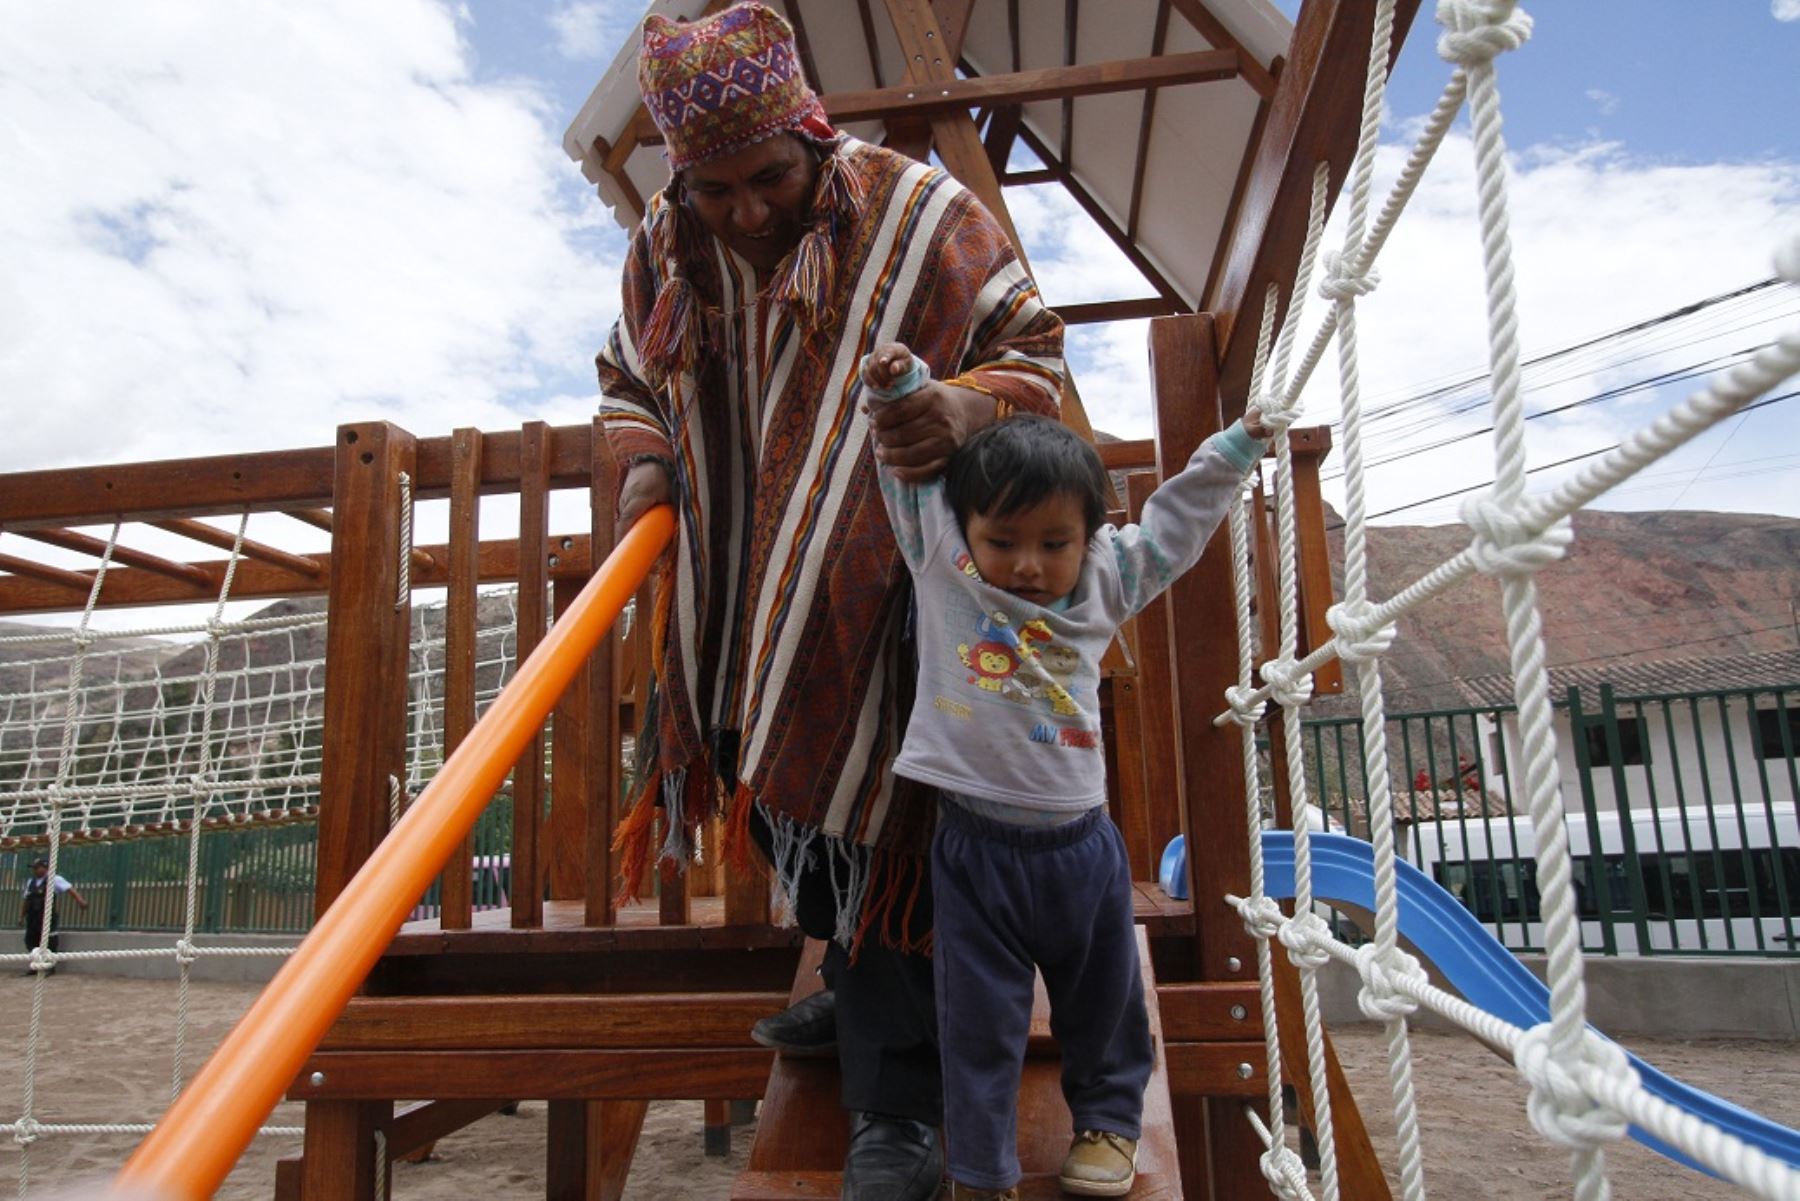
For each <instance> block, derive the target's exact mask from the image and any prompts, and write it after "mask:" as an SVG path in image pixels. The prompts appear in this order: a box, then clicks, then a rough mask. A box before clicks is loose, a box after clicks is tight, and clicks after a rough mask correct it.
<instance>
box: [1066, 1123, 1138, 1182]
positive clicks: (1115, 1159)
mask: <svg viewBox="0 0 1800 1201" xmlns="http://www.w3.org/2000/svg"><path fill="white" fill-rule="evenodd" d="M1137 1149H1138V1145H1137V1140H1136V1139H1134V1138H1126V1137H1125V1136H1124V1135H1122V1134H1114V1133H1113V1132H1112V1131H1110V1130H1083V1131H1082V1132H1081V1133H1080V1134H1077V1135H1076V1136H1075V1141H1074V1142H1072V1143H1070V1144H1069V1153H1068V1155H1067V1156H1065V1157H1064V1158H1063V1165H1062V1173H1061V1176H1060V1178H1059V1183H1061V1185H1062V1188H1063V1192H1065V1193H1074V1194H1076V1195H1077V1196H1081V1197H1123V1196H1124V1195H1125V1194H1126V1193H1129V1192H1130V1191H1131V1186H1132V1184H1133V1182H1135V1181H1136V1180H1137Z"/></svg>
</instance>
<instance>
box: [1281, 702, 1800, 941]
mask: <svg viewBox="0 0 1800 1201" xmlns="http://www.w3.org/2000/svg"><path fill="white" fill-rule="evenodd" d="M1303 728H1304V735H1303V736H1304V738H1305V739H1306V751H1307V762H1308V772H1309V779H1308V781H1307V783H1308V786H1309V787H1308V791H1309V793H1310V795H1311V797H1312V798H1313V801H1314V803H1315V804H1317V805H1318V806H1319V807H1320V809H1321V811H1322V812H1323V814H1324V816H1325V820H1326V821H1327V822H1328V824H1329V825H1330V828H1332V829H1334V830H1340V831H1342V832H1344V833H1348V834H1352V835H1355V836H1357V837H1362V838H1366V837H1368V832H1369V827H1368V808H1367V797H1368V778H1367V771H1366V765H1365V763H1364V759H1363V751H1362V721H1361V719H1360V718H1356V717H1345V718H1325V719H1315V720H1311V721H1307V722H1305V723H1304V726H1303ZM1557 740H1558V771H1559V774H1560V776H1561V779H1562V784H1563V803H1564V806H1565V809H1566V813H1567V816H1566V818H1565V829H1566V832H1567V835H1568V838H1569V842H1570V850H1571V857H1572V859H1573V866H1574V871H1575V881H1576V895H1577V900H1578V904H1579V907H1580V915H1581V918H1582V942H1583V949H1584V950H1586V951H1588V952H1590V953H1597V954H1607V955H1616V954H1627V955H1631V954H1635V955H1672V954H1678V955H1760V956H1784V957H1785V956H1795V955H1800V941H1796V925H1797V924H1800V923H1797V922H1796V915H1795V910H1796V905H1797V904H1800V826H1797V825H1796V816H1795V802H1796V799H1797V798H1800V766H1797V763H1796V757H1795V752H1796V746H1797V745H1800V684H1796V685H1792V686H1787V687H1780V688H1750V689H1742V688H1740V689H1725V690H1717V691H1705V692H1686V693H1671V694H1657V695H1632V696H1621V695H1618V694H1616V693H1615V691H1614V689H1613V688H1612V686H1611V685H1601V686H1600V687H1599V688H1598V689H1597V690H1594V691H1593V692H1591V693H1588V694H1583V693H1582V692H1581V691H1580V690H1578V689H1576V688H1570V689H1568V690H1567V691H1566V693H1565V694H1564V696H1563V697H1562V698H1561V700H1560V702H1559V704H1558V706H1557ZM1387 743H1388V757H1389V761H1390V763H1391V764H1392V770H1393V772H1394V779H1393V780H1392V787H1393V790H1394V810H1395V818H1396V822H1397V827H1396V830H1397V838H1398V841H1399V848H1400V853H1401V854H1402V855H1403V856H1404V857H1405V858H1407V859H1408V860H1409V861H1410V862H1412V863H1413V864H1414V865H1415V866H1417V867H1419V868H1420V869H1421V870H1423V871H1425V872H1426V873H1427V874H1428V875H1430V876H1431V877H1432V878H1433V879H1434V880H1436V881H1437V882H1438V883H1439V884H1441V885H1443V886H1444V887H1445V888H1447V889H1448V890H1450V891H1451V892H1452V893H1454V894H1455V895H1456V896H1457V897H1458V898H1459V899H1460V900H1461V901H1462V903H1463V904H1464V905H1465V906H1466V907H1467V908H1468V909H1469V910H1470V912H1472V913H1473V914H1474V915H1475V916H1476V917H1477V918H1479V919H1480V920H1481V921H1482V922H1483V923H1485V924H1486V925H1487V926H1488V927H1489V928H1490V929H1491V930H1492V931H1493V932H1494V935H1495V937H1496V938H1498V939H1500V941H1501V942H1503V943H1505V944H1506V945H1507V946H1509V947H1512V948H1514V949H1515V950H1519V951H1541V950H1542V949H1543V926H1542V922H1541V915H1540V914H1539V911H1538V890H1537V862H1536V859H1535V858H1534V856H1533V854H1532V852H1533V849H1534V845H1535V840H1534V837H1533V832H1532V827H1531V822H1530V819H1529V817H1528V815H1527V814H1526V813H1525V812H1524V811H1523V810H1524V806H1525V801H1524V788H1523V781H1522V780H1520V781H1518V787H1516V788H1515V780H1514V776H1515V774H1516V773H1519V772H1522V770H1523V758H1522V757H1521V755H1520V753H1519V743H1518V727H1517V719H1516V715H1515V714H1514V711H1513V710H1512V709H1511V708H1503V707H1491V708H1461V709H1442V710H1433V711H1430V712H1419V713H1403V714H1395V715H1393V716H1391V717H1390V719H1389V722H1388V729H1387ZM1515 764H1516V765H1518V766H1517V767H1514V766H1513V765H1515ZM1337 920H1339V921H1345V920H1347V919H1345V918H1343V917H1342V916H1341V915H1340V916H1339V917H1338V919H1337Z"/></svg>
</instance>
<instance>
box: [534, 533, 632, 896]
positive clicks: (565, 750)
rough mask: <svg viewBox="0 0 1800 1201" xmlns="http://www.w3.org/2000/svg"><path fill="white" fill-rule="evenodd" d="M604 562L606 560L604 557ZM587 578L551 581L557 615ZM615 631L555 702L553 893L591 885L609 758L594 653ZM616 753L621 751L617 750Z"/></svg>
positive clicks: (607, 651) (606, 651)
mask: <svg viewBox="0 0 1800 1201" xmlns="http://www.w3.org/2000/svg"><path fill="white" fill-rule="evenodd" d="M602 562H604V560H602ZM585 583H586V581H585V580H578V579H570V578H565V577H559V578H558V579H556V580H555V581H554V582H553V583H552V584H551V586H550V588H551V596H552V598H553V601H554V605H555V611H556V616H557V617H558V618H560V617H561V616H562V615H563V611H564V610H565V609H567V608H568V607H569V605H570V603H572V602H573V601H574V599H575V597H576V596H577V595H578V594H579V593H580V592H581V588H582V585H583V584H585ZM613 641H614V638H613V634H612V632H611V631H608V632H607V635H606V637H604V638H602V639H601V640H600V646H599V648H598V649H596V650H595V652H594V654H593V656H590V657H589V659H588V661H587V662H586V663H585V664H583V665H582V668H581V670H580V671H578V672H576V673H575V680H574V682H573V683H571V684H570V685H569V690H568V691H567V692H565V693H563V694H562V697H561V699H560V700H558V701H557V702H556V712H555V717H554V719H553V720H552V722H551V725H550V738H551V743H550V745H551V755H550V828H549V841H550V847H549V852H550V853H549V860H550V863H549V868H550V899H551V900H553V901H574V900H582V899H583V898H584V895H585V892H586V888H587V857H588V855H587V852H588V846H587V839H588V829H589V821H588V814H589V812H590V810H591V808H592V805H593V797H594V787H593V779H594V777H595V776H596V775H604V774H606V771H607V764H606V762H605V761H604V760H603V759H602V758H601V756H600V755H599V754H597V753H596V752H597V751H598V749H599V748H597V747H596V746H595V745H594V739H593V736H592V734H593V718H594V712H593V701H594V687H593V685H594V672H595V659H596V658H599V657H600V656H603V655H604V656H607V657H608V666H609V667H610V665H611V664H610V656H611V651H612V644H613ZM615 754H616V752H615Z"/></svg>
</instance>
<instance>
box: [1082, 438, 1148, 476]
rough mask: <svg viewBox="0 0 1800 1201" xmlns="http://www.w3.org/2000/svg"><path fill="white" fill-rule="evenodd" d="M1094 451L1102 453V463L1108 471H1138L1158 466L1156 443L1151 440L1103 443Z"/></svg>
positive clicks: (1141, 439)
mask: <svg viewBox="0 0 1800 1201" xmlns="http://www.w3.org/2000/svg"><path fill="white" fill-rule="evenodd" d="M1094 449H1095V450H1097V451H1099V452H1100V463H1101V465H1102V466H1104V467H1105V468H1106V469H1107V470H1108V471H1138V470H1142V469H1144V468H1150V467H1155V466H1156V442H1155V440H1154V439H1151V438H1140V439H1138V440H1136V441H1133V442H1101V443H1098V444H1097V445H1096V446H1095V447H1094Z"/></svg>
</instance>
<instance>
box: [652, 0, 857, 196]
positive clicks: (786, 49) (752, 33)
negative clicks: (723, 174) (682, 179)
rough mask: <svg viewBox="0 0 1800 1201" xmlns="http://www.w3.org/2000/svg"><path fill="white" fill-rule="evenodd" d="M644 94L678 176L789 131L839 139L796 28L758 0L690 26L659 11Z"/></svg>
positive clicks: (670, 164)
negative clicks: (808, 72)
mask: <svg viewBox="0 0 1800 1201" xmlns="http://www.w3.org/2000/svg"><path fill="white" fill-rule="evenodd" d="M638 89H639V90H640V91H641V92H642V93H643V95H644V104H645V106H646V107H647V108H649V110H650V116H651V118H652V119H654V120H655V122H656V127H657V129H659V130H661V131H662V135H663V140H664V142H665V143H666V144H667V146H668V155H669V167H670V168H671V169H672V170H675V171H679V170H681V169H682V168H683V167H688V166H692V165H693V164H695V163H701V162H705V161H707V160H708V159H714V158H718V157H720V156H722V155H726V154H731V153H733V152H735V151H738V150H742V149H743V148H744V147H745V146H749V145H751V144H752V143H755V142H760V141H762V140H763V139H764V138H768V137H772V136H774V135H775V134H778V133H782V132H785V131H787V130H793V129H804V130H805V131H806V132H808V133H810V134H812V135H813V136H814V137H817V138H830V137H832V136H833V131H832V129H831V124H830V122H828V121H827V120H826V119H825V109H824V107H823V106H822V105H821V104H820V103H819V98H818V96H817V95H815V94H814V93H813V90H812V89H811V88H810V87H808V86H807V83H806V76H805V75H804V74H803V73H802V72H801V70H800V56H799V55H798V54H797V53H796V52H795V50H794V33H793V30H791V29H789V28H788V23H787V22H786V21H784V20H782V19H781V17H780V16H779V15H778V14H776V13H775V12H773V11H771V10H770V9H768V8H765V7H764V6H763V5H761V4H757V3H755V2H754V0H745V2H744V3H741V4H734V5H732V6H731V7H730V8H728V9H726V10H725V11H724V12H721V13H718V14H716V15H714V16H710V17H703V18H701V19H700V20H698V21H694V22H691V23H688V24H683V23H681V22H678V21H672V20H670V19H669V18H667V17H664V16H658V15H655V14H652V15H651V16H650V17H649V18H647V19H646V20H645V21H644V40H643V44H642V46H641V47H640V48H639V50H638Z"/></svg>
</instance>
